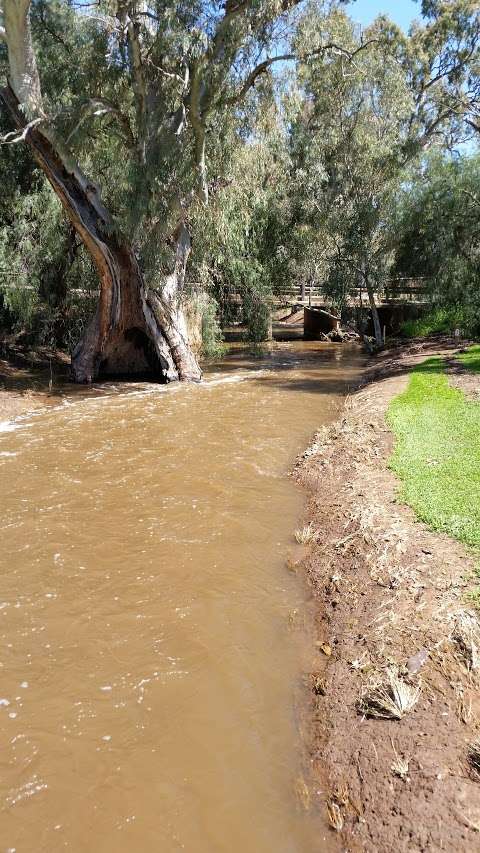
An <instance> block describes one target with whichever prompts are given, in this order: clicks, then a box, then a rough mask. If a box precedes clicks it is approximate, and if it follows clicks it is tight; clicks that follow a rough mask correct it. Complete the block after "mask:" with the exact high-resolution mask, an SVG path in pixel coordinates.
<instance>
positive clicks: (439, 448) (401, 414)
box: [387, 358, 480, 545]
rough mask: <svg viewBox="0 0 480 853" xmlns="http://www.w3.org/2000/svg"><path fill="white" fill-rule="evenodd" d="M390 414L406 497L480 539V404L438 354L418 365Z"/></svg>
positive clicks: (395, 463) (436, 522)
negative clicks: (458, 385)
mask: <svg viewBox="0 0 480 853" xmlns="http://www.w3.org/2000/svg"><path fill="white" fill-rule="evenodd" d="M387 420H388V423H389V425H390V427H391V428H392V430H393V433H394V435H395V439H396V442H395V450H394V453H393V456H392V458H391V461H390V465H391V468H392V469H393V471H395V473H396V474H398V476H399V477H400V479H401V480H402V487H401V489H400V499H401V500H402V501H404V502H405V503H408V504H409V505H410V506H411V507H412V508H413V509H414V510H415V512H416V514H417V515H418V517H419V518H420V519H421V520H422V521H424V522H425V523H426V524H428V525H429V526H430V527H432V528H433V529H434V530H441V531H443V532H445V533H448V534H449V535H451V536H454V537H455V538H457V539H460V540H461V541H462V542H466V543H467V544H469V545H480V440H479V439H480V405H479V404H478V403H474V402H470V401H468V400H467V399H466V398H465V396H464V395H463V394H462V392H461V391H458V390H456V389H454V388H452V387H451V386H450V385H449V383H448V380H447V377H446V375H445V373H444V365H443V362H442V360H441V359H438V358H432V359H428V360H427V361H424V362H423V363H422V364H420V365H419V366H418V367H416V368H415V369H414V371H413V372H412V375H411V378H410V382H409V385H408V388H407V390H406V391H405V392H404V393H403V394H401V395H400V396H398V397H396V398H395V399H394V400H393V401H392V403H391V404H390V406H389V409H388V414H387Z"/></svg>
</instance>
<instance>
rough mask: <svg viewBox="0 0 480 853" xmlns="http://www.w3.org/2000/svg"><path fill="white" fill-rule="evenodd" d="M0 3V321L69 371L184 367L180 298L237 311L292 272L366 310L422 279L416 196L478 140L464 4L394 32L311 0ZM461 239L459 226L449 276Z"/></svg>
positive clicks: (82, 374) (191, 371) (186, 346)
mask: <svg viewBox="0 0 480 853" xmlns="http://www.w3.org/2000/svg"><path fill="white" fill-rule="evenodd" d="M0 5H1V16H2V26H1V28H0V38H1V40H2V46H1V47H0V70H1V72H2V76H3V79H4V88H3V90H2V95H1V97H2V103H3V109H2V117H1V128H0V130H1V132H2V135H3V144H2V146H1V155H0V168H1V170H2V177H3V179H4V187H5V190H4V197H3V199H2V204H1V206H0V254H1V258H0V270H1V279H0V290H1V294H2V302H1V303H0V305H3V308H2V311H3V322H4V324H10V325H11V326H12V327H14V326H15V325H16V326H17V327H18V326H25V325H27V326H28V327H29V328H30V329H32V330H34V331H35V334H37V335H40V336H43V337H44V338H51V339H52V340H55V341H56V342H58V343H60V344H63V345H67V346H71V347H72V348H73V369H74V375H75V377H76V378H77V379H78V380H79V381H89V380H91V379H92V378H94V377H95V376H96V375H98V374H99V373H101V372H102V370H103V371H104V372H108V371H112V372H129V370H131V371H135V370H138V369H141V368H144V367H149V368H151V369H153V370H156V371H157V372H158V373H159V375H160V376H162V377H163V378H164V379H167V380H168V379H172V378H176V377H179V378H198V377H199V376H200V369H199V367H198V360H197V357H196V355H195V354H194V353H193V352H192V348H191V344H190V340H191V335H190V333H189V329H188V323H187V319H186V311H187V308H188V304H189V303H191V302H192V300H195V299H197V300H198V296H199V294H204V295H206V298H204V296H202V297H201V299H200V301H199V304H201V305H203V306H206V305H208V306H209V307H208V311H209V312H211V310H212V305H213V306H215V305H218V310H219V312H220V315H221V319H222V320H225V321H226V320H228V319H229V318H230V317H231V311H232V296H233V295H235V296H236V297H237V301H238V298H240V300H241V302H242V303H243V308H244V314H245V319H246V320H247V322H250V325H251V326H252V328H253V326H254V325H255V323H254V321H253V320H252V316H253V318H254V316H255V314H262V312H263V313H265V310H266V308H265V306H268V301H269V299H270V297H271V296H272V294H279V293H281V292H282V290H284V289H285V288H287V289H288V288H289V287H290V288H291V287H292V286H294V285H296V284H298V283H301V282H302V281H305V280H309V281H314V282H315V283H316V284H317V285H318V286H320V287H321V288H322V289H323V290H324V292H325V294H326V295H327V296H329V298H331V299H333V300H334V302H336V303H338V304H341V303H342V302H344V301H345V300H346V299H348V298H349V296H351V294H352V293H353V292H354V291H355V292H356V291H357V290H358V288H363V289H365V291H366V292H367V293H368V296H369V299H370V304H371V306H372V310H373V311H374V312H375V294H376V293H378V292H379V291H381V289H382V287H384V286H385V282H386V281H387V280H388V279H389V277H391V276H392V275H397V274H400V273H401V274H402V275H406V274H407V273H408V274H412V275H414V274H417V273H418V274H419V270H420V267H421V263H420V259H419V252H417V249H416V248H415V250H413V249H412V253H411V254H409V250H408V245H409V236H408V234H409V233H411V231H412V228H414V227H415V225H414V218H415V212H414V211H415V209H417V216H418V203H423V201H422V202H419V201H418V200H419V199H420V198H421V199H422V200H425V203H426V204H428V205H433V204H434V199H436V200H437V201H436V202H435V203H436V205H437V207H436V209H435V214H434V215H433V218H432V231H433V229H434V227H435V225H434V221H433V220H434V219H435V217H437V216H440V210H439V207H440V206H441V202H440V201H439V199H440V197H441V193H440V191H439V189H438V180H439V178H438V174H437V172H441V173H442V175H443V177H442V181H443V182H444V186H445V185H446V184H449V186H450V190H451V193H452V194H453V195H456V196H457V197H458V193H459V192H460V190H459V189H458V186H457V185H458V169H457V167H456V166H455V162H456V161H455V159H454V156H455V155H454V152H455V150H456V149H458V146H460V150H462V151H464V152H468V154H467V155H465V156H466V159H467V160H469V158H470V156H471V155H472V154H473V152H474V151H475V150H476V146H477V139H478V131H479V130H480V84H479V79H480V75H479V69H480V59H479V44H480V18H479V12H478V9H477V4H476V2H475V0H453V2H439V0H425V2H423V4H422V9H421V12H422V15H421V18H420V20H419V21H418V22H415V23H414V24H413V25H412V27H411V30H410V32H409V33H408V34H406V33H404V32H403V31H402V30H400V29H399V28H398V27H397V26H395V25H394V24H393V23H392V22H391V21H389V20H388V18H387V17H385V16H380V17H379V18H377V19H376V20H375V21H374V22H373V23H372V24H371V26H369V27H368V28H366V29H364V30H362V29H361V28H360V27H358V25H355V24H354V23H353V21H352V19H351V18H350V17H349V14H348V11H349V10H348V6H347V5H345V4H343V3H335V2H333V3H322V2H320V0H310V2H305V0H226V2H216V0H215V2H212V0H196V2H195V1H194V2H191V0H189V2H173V0H153V1H152V2H129V0H98V2H88V3H87V2H86V1H84V0H31V2H28V0H3V2H2V3H1V4H0ZM431 152H436V153H435V154H434V155H433V154H432V153H431ZM472 162H473V161H472ZM434 163H436V164H437V165H436V166H435V167H434V166H433V164H434ZM438 164H440V165H438ZM462 168H463V167H462ZM456 169H457V171H455V170H456ZM435 170H437V172H435ZM467 171H468V172H469V173H471V174H470V178H469V180H470V181H471V182H470V183H469V184H468V188H467V187H464V188H463V191H464V193H466V192H467V190H468V192H469V193H470V196H469V198H470V201H469V202H468V205H469V210H470V212H471V215H472V220H475V221H478V219H476V217H477V207H478V204H477V206H476V202H475V201H474V199H477V198H478V194H479V187H478V175H477V171H478V170H475V168H473V166H472V167H470V166H468V168H467V167H465V175H466V172H467ZM465 179H466V178H465ZM476 181H477V183H475V182H476ZM427 187H428V188H427ZM424 193H425V196H424V195H423V194H424ZM445 197H446V196H445ZM464 198H465V200H467V195H464ZM415 199H416V200H417V202H415ZM415 203H417V208H415ZM442 203H443V202H442ZM45 213H46V214H47V215H46V216H45ZM442 215H443V210H442ZM439 228H440V230H441V229H442V223H439ZM473 230H474V229H473ZM429 239H430V238H429ZM471 240H473V237H472V238H471ZM431 246H433V244H432V242H430V243H429V244H428V247H427V246H424V247H423V249H422V250H421V251H422V252H423V256H424V258H426V256H427V255H428V264H430V265H431V266H432V267H433V266H434V265H435V264H437V269H438V268H439V267H440V265H442V264H443V261H442V260H440V258H439V257H438V251H437V253H435V251H433V248H430V247H431ZM443 246H444V248H445V251H447V245H446V242H445V241H444V243H443ZM462 246H463V247H462ZM437 249H438V245H437ZM463 251H464V244H462V235H460V233H459V236H458V241H454V245H453V244H452V245H450V246H449V247H448V252H449V253H450V256H451V257H455V258H456V259H457V261H456V263H457V267H456V272H455V276H457V273H458V257H459V256H460V255H461V254H462V252H463ZM473 263H474V262H473V260H472V268H473ZM442 268H445V265H444V264H443V266H442ZM469 269H470V267H469ZM422 272H425V271H424V270H422ZM468 274H469V273H465V276H464V279H463V280H465V277H466V276H467V275H468ZM444 278H445V286H444V287H443V285H442V288H441V289H442V293H443V294H444V296H445V298H455V299H457V298H459V294H460V289H461V287H460V285H459V284H458V278H457V279H456V281H457V284H456V285H455V286H454V284H453V281H452V280H451V279H449V281H448V283H447V281H446V278H448V275H446V276H445V277H444ZM437 281H439V279H438V276H437ZM442 281H443V279H442ZM474 291H475V288H471V289H470V296H469V297H468V298H469V300H470V301H471V300H472V299H473V293H474ZM97 294H98V303H97V307H96V309H94V302H95V298H96V295H97ZM212 300H214V302H212ZM92 310H94V317H93V320H91V321H90V322H89V321H88V318H89V317H90V316H91V314H92ZM202 310H203V309H202ZM205 310H206V309H205ZM187 313H188V312H187ZM376 332H377V337H378V335H379V327H378V324H377V329H376ZM78 339H80V342H79V343H78V344H77V346H76V347H74V344H75V343H76V342H77V341H78Z"/></svg>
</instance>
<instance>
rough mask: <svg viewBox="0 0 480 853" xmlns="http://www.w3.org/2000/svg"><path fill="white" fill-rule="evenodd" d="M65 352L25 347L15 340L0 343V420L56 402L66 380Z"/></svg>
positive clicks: (5, 339)
mask: <svg viewBox="0 0 480 853" xmlns="http://www.w3.org/2000/svg"><path fill="white" fill-rule="evenodd" d="M69 363H70V358H69V356H68V354H67V353H65V352H61V351H59V350H52V349H50V348H48V347H37V348H35V349H30V348H29V347H27V346H25V345H22V344H21V343H18V342H17V341H16V339H14V338H13V336H12V339H11V340H10V339H7V338H3V339H1V340H0V421H8V420H11V419H12V418H16V417H18V416H19V415H23V414H26V413H28V412H31V411H34V410H35V409H39V408H42V407H43V406H47V405H50V404H51V403H54V402H56V401H57V402H58V398H59V396H61V391H60V385H61V384H62V385H63V384H64V383H65V381H66V380H67V379H68V371H69Z"/></svg>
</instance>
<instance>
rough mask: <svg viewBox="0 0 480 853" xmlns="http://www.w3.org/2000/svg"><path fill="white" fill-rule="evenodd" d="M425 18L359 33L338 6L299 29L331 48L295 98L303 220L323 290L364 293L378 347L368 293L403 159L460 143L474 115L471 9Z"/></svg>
mask: <svg viewBox="0 0 480 853" xmlns="http://www.w3.org/2000/svg"><path fill="white" fill-rule="evenodd" d="M427 6H428V8H427ZM424 12H425V13H426V14H427V13H428V17H427V20H426V22H425V23H424V24H422V25H420V24H416V25H414V27H413V28H412V31H411V33H410V34H409V35H408V36H407V35H405V34H404V33H402V31H401V30H399V28H398V27H396V26H395V25H393V24H392V23H391V22H389V21H388V20H387V19H386V18H384V17H380V18H379V19H377V21H375V22H374V24H373V25H372V26H371V27H369V28H368V29H367V30H366V31H365V32H363V33H362V32H361V31H359V29H358V28H356V27H355V26H354V24H353V22H352V21H351V20H350V19H349V18H348V17H347V16H346V15H345V14H344V13H342V12H339V11H338V10H337V11H335V12H334V14H333V15H331V16H330V17H329V18H327V19H321V18H316V17H315V16H314V15H309V16H306V17H305V19H304V22H303V25H302V26H301V27H300V28H299V32H298V39H299V40H303V41H305V40H306V41H308V42H309V43H310V44H312V43H313V44H314V43H315V40H318V39H323V40H325V39H326V40H329V41H331V42H336V43H337V45H339V46H338V47H337V49H336V50H334V51H332V52H331V53H330V54H329V55H328V56H324V57H323V58H322V59H317V61H316V62H315V63H304V64H303V65H302V66H301V67H300V72H299V78H298V83H299V90H298V93H297V95H296V98H293V104H294V121H293V125H292V126H293V133H292V150H293V156H294V158H295V161H296V164H297V171H296V188H295V190H294V191H295V192H296V194H297V196H298V197H299V198H300V199H302V207H303V211H302V212H301V214H300V219H301V218H302V215H303V221H304V222H305V223H307V224H309V225H310V226H312V225H313V224H316V226H317V240H318V241H319V242H320V244H321V245H322V247H323V256H324V258H325V260H326V272H325V284H326V286H327V289H328V288H329V289H330V290H333V292H335V291H336V293H337V297H339V298H341V295H343V296H344V297H345V296H346V295H347V294H348V293H351V292H352V287H353V286H355V287H358V286H360V287H361V288H362V289H364V290H365V291H366V293H367V294H368V299H369V302H370V307H371V310H372V315H373V321H374V328H375V337H376V340H377V343H378V344H381V342H382V332H381V326H380V321H379V317H378V311H377V308H376V302H375V292H376V291H378V290H379V289H381V285H382V281H383V280H384V279H385V277H386V274H387V272H388V267H389V264H390V263H391V261H392V260H393V253H392V243H391V236H392V232H391V230H390V229H389V228H388V218H389V216H390V214H391V211H390V204H391V201H392V198H393V197H394V194H395V191H396V189H397V188H398V186H399V183H400V182H401V180H402V178H403V176H404V175H405V169H406V167H407V166H408V164H409V163H411V162H412V161H413V160H415V158H418V157H420V156H421V155H422V153H423V152H424V151H425V150H426V149H428V148H429V147H431V146H432V145H435V144H439V145H443V146H445V145H447V144H450V143H452V142H453V141H455V140H457V139H459V138H460V139H461V138H463V135H464V133H465V124H466V122H467V121H470V120H471V118H472V116H473V115H474V113H475V110H476V108H477V107H476V103H477V102H476V97H475V87H476V83H475V80H476V77H475V75H476V74H477V71H478V61H479V45H480V19H479V15H478V10H477V6H476V3H474V2H471V0H460V2H453V3H448V4H447V3H433V2H431V3H428V4H427V3H425V4H424ZM325 28H327V33H325ZM300 52H301V48H300Z"/></svg>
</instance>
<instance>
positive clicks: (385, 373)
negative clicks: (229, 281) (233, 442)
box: [296, 340, 480, 853]
mask: <svg viewBox="0 0 480 853" xmlns="http://www.w3.org/2000/svg"><path fill="white" fill-rule="evenodd" d="M454 351H455V350H454V343H453V342H449V341H447V340H443V341H437V342H436V343H433V344H432V343H429V344H428V343H427V344H425V343H422V344H414V345H413V346H409V347H408V348H405V349H403V350H401V349H397V350H394V351H390V352H386V353H383V354H382V356H381V357H380V358H378V359H377V360H376V362H375V363H374V365H373V366H372V368H371V369H370V371H369V373H368V375H367V384H366V386H365V387H363V388H361V389H360V390H359V391H357V393H355V394H354V395H353V396H351V397H350V398H349V399H348V400H347V402H346V405H345V409H344V412H343V417H342V418H341V420H340V421H338V422H337V423H336V424H335V425H333V426H332V427H330V428H326V429H325V430H324V431H323V432H321V433H320V434H319V435H317V436H316V438H315V441H314V443H313V445H312V446H311V447H310V448H309V450H308V451H307V452H306V454H305V455H304V457H303V458H302V459H301V460H299V462H298V467H297V469H296V474H297V477H298V479H299V480H300V482H302V483H303V484H304V485H306V486H307V487H308V489H309V493H310V498H309V504H308V515H307V522H309V523H310V524H311V525H312V529H313V530H314V531H318V536H317V539H316V542H315V543H314V544H312V545H311V546H310V553H309V555H308V556H307V557H306V559H305V560H304V564H306V568H307V572H308V578H309V582H310V584H311V588H312V592H313V597H314V602H315V614H316V632H317V642H316V653H315V665H314V667H313V671H312V672H311V675H310V679H311V689H312V693H311V695H312V714H311V717H310V726H309V732H308V736H307V737H308V741H309V754H310V758H311V763H312V768H313V775H314V781H315V779H316V780H317V781H318V784H317V785H316V788H317V789H318V792H317V797H318V800H319V804H320V806H321V808H322V809H326V810H327V814H328V818H329V820H330V823H331V825H332V827H334V828H335V829H336V831H337V833H338V835H339V841H340V848H341V849H342V850H348V851H360V850H362V851H372V853H373V851H381V852H382V853H393V851H395V853H399V851H409V853H411V851H437V850H438V851H440V850H441V851H479V850H480V781H479V780H478V779H477V778H475V773H474V771H473V770H472V768H471V766H470V764H469V762H468V758H467V753H468V746H469V744H470V743H471V742H472V741H473V740H475V738H476V737H478V735H479V733H480V732H479V729H480V693H479V683H480V682H479V668H478V667H479V661H478V660H477V643H478V641H479V639H480V633H479V634H478V635H477V628H478V622H477V617H476V614H475V611H474V609H473V607H472V605H471V603H469V600H468V592H469V589H472V588H473V587H474V586H475V581H474V579H473V577H472V574H473V569H474V559H473V556H472V555H471V554H470V553H468V552H467V550H466V549H465V548H464V547H463V546H462V545H460V544H459V543H457V542H455V541H453V540H451V539H449V538H448V537H447V536H444V535H439V534H436V533H433V532H431V531H429V530H428V529H427V528H426V527H425V526H424V525H423V524H421V523H418V522H416V520H415V518H414V515H413V512H412V511H411V510H410V509H408V508H407V507H405V506H402V505H400V504H399V503H398V502H397V499H396V494H397V488H398V482H397V481H396V479H395V477H394V476H393V474H392V473H391V472H390V471H389V469H388V467H387V465H388V459H389V456H390V454H391V451H392V436H391V434H390V432H389V431H388V429H387V427H386V424H385V412H386V409H387V407H388V404H389V402H390V400H391V399H392V397H394V396H395V395H397V394H399V393H400V392H401V391H402V390H404V388H405V387H406V384H407V382H408V372H409V369H410V368H411V367H412V366H413V365H414V364H416V363H418V362H419V361H421V360H423V359H424V358H425V357H428V356H431V355H435V354H446V355H447V356H452V355H453V353H454ZM461 381H462V380H461V376H460V373H459V372H457V373H456V376H455V382H456V383H457V384H459V383H461ZM465 382H466V385H467V386H468V389H466V390H468V392H469V393H470V394H473V393H474V392H475V389H474V388H473V385H474V384H475V383H476V390H477V391H478V388H479V387H480V376H476V377H474V379H472V377H471V376H470V375H469V376H468V377H467V378H466V380H465ZM477 582H478V581H477ZM392 678H393V679H396V681H395V683H396V684H398V683H400V686H401V687H404V688H405V689H406V691H407V693H408V695H409V696H413V697H415V696H416V692H417V690H418V691H419V696H418V701H417V702H416V703H415V705H414V707H413V710H411V711H410V712H409V713H406V714H405V716H403V718H401V719H382V718H378V717H370V716H369V715H368V713H367V712H368V710H369V709H371V708H372V707H375V706H374V705H373V706H372V703H371V697H372V695H373V696H376V695H378V694H376V693H375V689H376V688H377V687H378V685H379V684H384V685H386V684H388V683H389V679H392ZM372 691H373V694H372ZM362 700H363V704H362ZM325 774H326V776H325ZM326 777H327V779H328V797H327V798H326V797H325V784H324V782H325V778H326ZM479 778H480V777H479ZM314 787H315V785H314ZM332 831H334V829H332Z"/></svg>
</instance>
